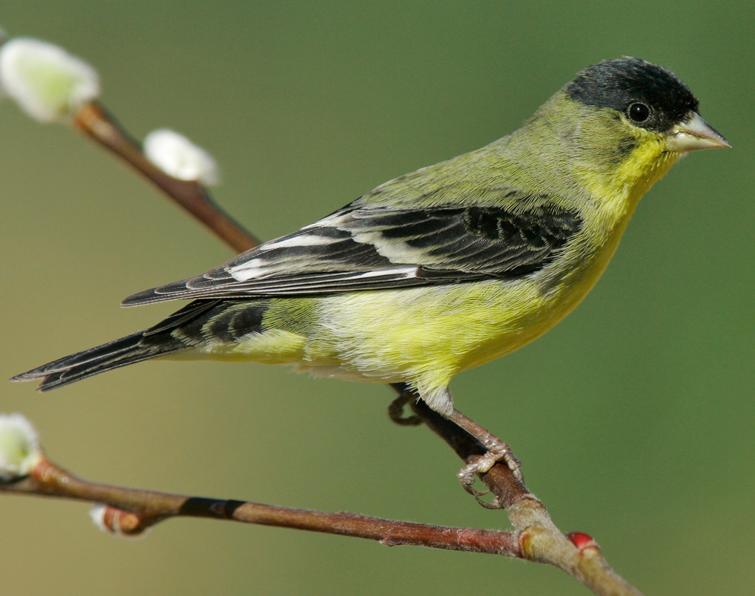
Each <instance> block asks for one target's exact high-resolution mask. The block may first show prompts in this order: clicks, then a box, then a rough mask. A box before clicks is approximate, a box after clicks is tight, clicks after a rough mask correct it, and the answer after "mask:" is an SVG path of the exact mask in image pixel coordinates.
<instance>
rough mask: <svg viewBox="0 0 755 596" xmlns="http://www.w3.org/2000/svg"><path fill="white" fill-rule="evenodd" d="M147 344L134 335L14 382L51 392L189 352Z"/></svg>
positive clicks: (169, 345) (168, 345)
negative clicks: (36, 382)
mask: <svg viewBox="0 0 755 596" xmlns="http://www.w3.org/2000/svg"><path fill="white" fill-rule="evenodd" d="M143 340H144V334H143V332H138V333H133V334H131V335H127V336H126V337H122V338H120V339H116V340H115V341H111V342H108V343H106V344H102V345H101V346H97V347H94V348H90V349H88V350H84V351H83V352H78V353H76V354H71V355H70V356H65V357H63V358H60V359H58V360H55V361H53V362H50V363H48V364H43V365H42V366H39V367H37V368H34V369H32V370H30V371H27V372H24V373H21V374H19V375H16V376H15V377H13V378H12V379H11V381H33V380H36V379H41V380H42V382H41V384H40V385H39V390H40V391H48V390H50V389H55V388H56V387H62V386H63V385H68V384H69V383H73V382H75V381H80V380H81V379H86V378H87V377H91V376H93V375H97V374H100V373H103V372H106V371H108V370H113V369H115V368H120V367H122V366H126V365H128V364H134V363H136V362H141V361H142V360H148V359H150V358H154V357H155V356H160V355H163V354H168V353H170V352H175V351H176V350H180V349H183V348H185V346H184V345H183V344H181V343H180V342H177V341H175V340H174V341H164V342H149V343H146V342H144V341H143Z"/></svg>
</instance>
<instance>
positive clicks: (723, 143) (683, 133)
mask: <svg viewBox="0 0 755 596" xmlns="http://www.w3.org/2000/svg"><path fill="white" fill-rule="evenodd" d="M666 146H667V147H668V149H669V150H670V151H677V152H678V153H686V152H687V151H695V150H697V149H726V148H728V147H731V145H729V143H728V141H727V140H726V139H725V138H723V136H721V135H720V134H719V133H718V132H716V131H715V130H714V129H713V128H712V127H711V126H710V125H709V124H708V123H707V122H705V120H703V119H702V117H701V116H700V114H698V113H697V112H690V117H689V118H688V119H687V121H686V122H683V123H681V124H677V125H676V126H674V128H672V129H671V131H670V132H669V133H668V137H667V139H666Z"/></svg>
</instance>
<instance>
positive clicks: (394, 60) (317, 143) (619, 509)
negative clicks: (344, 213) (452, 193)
mask: <svg viewBox="0 0 755 596" xmlns="http://www.w3.org/2000/svg"><path fill="white" fill-rule="evenodd" d="M752 16H753V14H752V9H751V3H750V2H748V1H746V0H742V1H740V2H727V3H723V4H714V3H710V2H687V3H685V4H684V6H683V7H682V6H680V5H679V4H678V3H677V2H658V1H644V0H635V1H634V2H631V3H627V2H612V3H609V2H598V1H592V2H581V3H578V4H572V3H554V2H505V1H497V2H490V1H478V2H448V1H438V0H435V1H432V2H431V1H423V2H420V1H410V2H394V1H382V2H379V3H354V2H325V1H320V2H304V1H300V2H283V1H279V2H241V1H237V2H232V1H218V2H212V3H210V2H199V1H196V0H191V1H188V0H172V1H159V2H154V1H150V2H148V1H146V0H132V1H130V2H116V1H114V0H107V1H105V0H97V1H93V0H92V1H83V0H67V1H66V2H53V1H52V0H45V1H34V0H25V2H11V3H4V4H3V6H2V9H0V24H2V25H3V27H5V28H6V30H7V31H8V32H9V33H12V34H14V35H19V34H26V35H34V36H38V37H41V38H45V39H49V40H52V41H55V42H58V43H60V44H62V45H64V46H65V47H67V48H68V49H70V50H71V51H72V52H75V53H77V54H79V55H81V56H84V57H86V58H87V59H89V60H90V61H91V62H93V63H94V64H95V65H96V67H97V68H98V69H99V70H100V72H101V74H102V78H103V81H104V87H105V94H104V101H105V103H106V104H107V105H108V106H109V107H110V108H111V109H112V110H113V111H114V112H115V113H116V114H117V115H118V117H119V118H120V119H121V120H123V121H124V122H125V123H126V125H127V126H128V127H129V129H130V130H132V132H133V133H134V134H135V135H138V136H141V135H143V134H145V133H146V132H148V131H149V130H151V129H153V128H156V127H160V126H169V127H173V128H176V129H177V130H180V131H182V132H184V133H185V134H187V135H188V136H190V137H191V138H192V139H194V140H195V141H197V142H198V143H200V144H202V145H203V146H205V147H206V148H208V149H209V150H210V151H211V152H212V153H213V154H214V155H215V156H216V157H217V159H218V160H219V162H220V163H221V164H222V168H223V171H224V184H223V186H222V187H221V188H219V189H218V191H217V196H218V198H219V199H220V200H221V201H222V203H223V204H224V205H225V206H226V207H227V209H228V210H230V211H231V212H232V213H234V214H235V215H236V216H237V217H238V218H239V219H241V220H242V221H244V222H245V223H247V224H248V225H249V226H250V227H251V228H252V229H253V230H254V231H255V232H256V233H257V234H259V235H260V236H261V237H263V238H271V237H273V236H276V235H279V234H282V233H285V232H288V231H290V230H292V229H294V228H296V227H298V226H300V225H303V224H306V223H309V222H310V221H312V220H313V219H314V218H316V217H319V216H322V215H324V214H326V213H327V212H329V211H331V210H333V209H335V208H337V207H340V206H341V205H343V204H345V203H346V202H348V201H349V200H351V199H353V198H354V197H356V196H358V195H359V194H360V193H361V192H363V191H365V190H367V189H369V188H371V187H372V186H374V185H375V184H377V183H380V182H382V181H384V180H386V179H388V178H391V177H393V176H396V175H398V174H401V173H404V172H406V171H409V170H412V169H414V168H416V167H419V166H423V165H426V164H429V163H433V162H436V161H438V160H441V159H444V158H446V157H450V156H452V155H455V154H458V153H461V152H464V151H467V150H470V149H473V148H476V147H478V146H480V145H482V144H484V143H486V142H488V141H490V140H492V139H493V138H496V137H498V136H501V135H502V134H504V133H506V132H507V131H510V130H511V129H513V128H515V127H516V126H517V125H518V124H519V123H520V122H521V121H522V120H523V119H524V118H526V117H527V116H528V115H529V114H530V113H531V112H532V111H533V110H534V108H535V107H536V106H537V105H539V103H540V102H541V101H543V100H544V99H545V98H546V97H548V96H549V95H550V93H552V92H553V91H554V90H555V89H557V88H558V87H559V86H560V85H561V84H563V83H564V82H565V81H566V80H568V79H569V78H570V77H571V76H572V75H573V73H574V72H576V71H577V70H578V69H579V68H581V67H583V66H585V65H587V64H590V63H592V62H595V61H597V60H599V59H602V58H606V57H613V56H617V55H622V54H632V55H639V56H642V57H646V58H648V59H651V60H653V61H655V62H658V63H661V64H664V65H666V66H668V67H670V68H672V69H673V70H675V71H676V72H677V73H678V74H679V75H680V76H681V77H682V78H683V79H684V80H685V81H686V82H687V83H688V84H689V85H690V86H691V87H692V88H693V90H694V91H695V92H696V93H697V95H698V96H699V97H700V98H701V105H702V112H703V114H704V115H705V117H706V118H707V119H708V120H709V121H710V122H711V123H713V124H714V125H715V126H716V127H717V128H719V129H720V130H721V131H723V132H724V133H725V134H726V135H727V136H728V138H729V140H730V141H731V142H732V144H733V145H734V147H735V150H734V151H728V152H709V153H703V154H698V155H693V156H691V157H689V158H688V159H686V160H684V162H683V163H681V164H680V165H679V166H678V167H677V168H676V169H675V170H674V171H673V172H672V174H671V175H670V176H669V178H668V179H666V180H664V181H663V182H662V183H660V184H659V186H658V187H657V188H656V189H654V190H653V191H652V193H651V194H650V196H649V197H648V198H646V199H645V201H644V202H643V204H642V205H641V206H640V209H639V211H638V213H637V216H636V217H635V221H634V222H633V224H632V225H631V226H630V229H629V231H628V232H627V235H626V237H625V240H624V242H623V245H622V247H621V250H620V251H619V252H618V254H617V256H616V258H615V259H614V262H613V263H612V265H611V267H609V269H608V272H607V273H606V275H605V277H604V279H603V280H602V282H601V283H600V284H599V286H598V288H597V290H596V291H595V292H593V294H592V295H591V296H590V297H589V298H588V299H587V300H586V302H585V303H584V304H583V305H582V306H581V307H580V308H579V309H578V310H577V312H576V313H574V314H573V315H572V316H571V317H569V318H568V319H567V320H566V321H565V322H564V323H563V324H561V325H560V326H559V327H558V328H557V329H555V330H554V331H553V332H551V333H550V334H549V335H547V336H546V337H545V338H543V339H541V340H540V341H538V342H536V343H535V344H533V345H531V346H529V347H528V348H526V349H524V350H522V351H521V352H519V353H516V354H514V355H512V356H511V357H509V358H507V359H506V360H504V361H500V362H497V363H494V364H491V365H488V366H485V367H483V368H481V369H479V370H476V371H473V372H470V373H466V374H464V375H462V376H461V377H460V378H459V379H458V380H457V381H456V382H455V384H454V386H453V388H454V391H455V394H456V396H457V402H458V403H459V404H460V406H461V407H462V409H463V410H464V411H465V412H467V413H468V414H469V415H471V416H473V417H474V418H476V419H478V420H480V421H482V422H484V423H485V424H486V425H487V426H489V427H490V428H492V429H493V430H494V431H496V432H497V433H498V434H500V435H502V436H504V437H506V438H507V439H508V440H509V441H510V442H511V444H512V445H513V446H514V448H515V450H516V452H517V453H518V454H519V456H520V457H521V459H522V460H523V461H524V465H525V469H526V472H527V479H528V483H529V485H530V487H531V488H532V490H533V491H534V492H535V493H536V494H538V495H539V496H540V497H542V498H543V499H544V500H545V501H546V502H547V503H548V504H549V506H550V508H551V511H552V513H553V515H554V517H555V519H556V520H557V522H558V523H559V525H560V526H561V527H562V528H564V529H566V530H571V529H579V530H583V531H586V532H589V533H591V534H593V535H594V536H596V537H597V538H598V540H599V541H600V543H601V545H602V546H603V548H604V550H605V552H606V554H607V556H608V557H609V559H610V561H611V562H612V563H613V564H614V565H615V566H616V568H617V569H618V570H619V571H620V572H622V573H623V574H624V575H625V576H627V577H628V578H630V579H631V580H632V581H633V582H635V583H636V584H637V585H638V586H640V587H641V588H642V589H643V590H645V591H646V592H647V593H648V594H685V595H686V594H750V593H752V589H753V586H754V585H755V573H754V572H753V565H752V554H753V549H754V548H755V539H753V536H754V535H755V521H754V515H753V502H754V500H755V487H754V481H753V463H754V462H755V440H754V439H753V431H754V430H755V407H754V405H753V395H752V393H753V385H754V383H753V381H755V379H754V378H753V374H752V356H753V351H752V323H753V317H752V307H751V296H752V290H753V275H752V263H751V258H752V221H753V209H752V206H751V205H752V199H753V192H752V191H753V169H752V157H751V156H752V150H753V134H752V133H753V126H752V122H753V115H752V97H753V91H754V89H753V84H752V71H753V68H752V66H753V64H752V58H753V46H752V35H751V33H752V32H751V29H750V27H751V22H752ZM0 131H2V132H1V133H0V134H1V135H2V142H1V145H0V155H1V156H2V159H0V176H1V177H2V194H3V202H2V218H0V250H1V251H2V255H3V258H2V261H3V265H2V267H3V269H2V271H3V275H2V279H3V285H2V292H1V293H0V301H1V302H0V304H1V305H2V309H1V310H0V312H1V313H2V315H1V316H2V320H1V324H2V329H3V337H4V341H3V342H2V347H0V353H1V355H2V358H0V377H2V378H7V377H9V376H10V375H12V374H13V373H16V372H19V371H20V370H25V369H27V368H29V367H31V366H33V365H36V364H40V363H41V362H44V361H46V360H49V359H51V358H54V357H57V356H60V355H63V354H66V353H69V352H72V351H75V350H78V349H81V348H84V347H88V346H90V345H93V344H96V343H100V342H102V341H104V340H107V339H110V338H113V337H116V336H119V335H121V334H125V333H128V332H130V331H133V330H134V329H136V328H139V327H141V326H145V325H148V324H150V323H151V322H153V321H155V320H156V319H157V318H158V317H160V316H161V315H164V314H167V313H168V312H169V311H170V309H171V307H172V305H168V306H155V307H151V308H144V309H136V310H128V311H124V310H120V309H119V308H118V302H119V300H120V299H121V298H122V297H123V296H125V295H127V294H129V293H131V292H133V291H135V290H139V289H142V288H145V287H148V286H150V285H153V284H157V283H160V282H165V281H169V280H173V279H177V278H179V277H182V276H185V275H189V274H192V273H197V272H199V271H202V270H204V269H206V268H209V267H211V266H213V265H216V264H217V263H219V262H221V261H223V260H224V259H226V258H227V257H228V256H229V253H228V251H227V249H226V248H225V247H224V246H223V245H221V243H219V242H218V241H217V240H215V238H213V237H212V236H211V235H209V234H208V233H207V232H205V231H204V230H203V229H201V228H200V227H199V226H198V225H197V224H195V223H194V222H193V221H191V220H190V219H189V218H187V217H185V216H184V215H182V214H181V213H180V212H179V211H178V210H177V209H176V208H175V207H174V206H172V205H171V204H169V203H168V202H167V201H166V200H164V199H163V198H162V197H161V196H159V195H158V194H157V193H156V192H155V191H154V190H153V189H152V188H150V187H148V186H147V185H146V184H145V183H144V182H143V181H142V180H140V179H138V178H137V177H135V176H134V175H133V174H132V173H131V172H129V171H128V170H127V169H126V168H124V167H123V166H121V165H120V164H118V163H116V162H115V161H113V160H112V158H111V157H110V156H108V155H106V154H105V153H103V152H102V151H100V150H99V149H98V148H96V147H94V146H93V145H91V144H89V143H87V142H86V141H84V140H83V139H81V138H79V137H78V136H77V135H76V134H73V133H72V132H70V131H69V130H66V128H64V127H61V126H46V127H45V126H40V125H37V124H35V123H33V122H31V121H30V120H28V119H27V118H26V117H25V116H23V115H22V114H21V113H20V112H19V111H18V110H17V109H16V108H15V107H14V106H12V105H10V103H9V102H6V103H4V104H3V105H2V106H1V109H0ZM0 387H2V388H0V396H1V397H2V404H1V405H0V409H2V410H4V411H20V412H23V413H25V414H26V415H28V416H29V417H30V418H31V419H32V420H33V421H34V422H35V423H36V425H37V426H38V428H39V430H40V432H41V433H42V435H43V438H44V443H45V445H46V447H47V450H48V452H49V454H50V455H51V457H53V458H54V459H55V460H56V461H58V462H60V463H61V464H63V465H65V466H67V467H69V468H72V469H73V470H75V471H76V472H78V473H80V474H82V475H84V476H86V477H90V478H94V479H98V480H102V481H107V482H113V483H121V484H126V485H131V486H143V487H150V488H156V489H163V490H168V491H179V492H182V493H191V494H202V495H214V496H225V497H235V498H246V499H252V500H257V501H263V502H269V503H278V504H284V505H291V506H302V507H311V508H321V509H326V510H350V511H358V512H363V513H369V514H374V515H380V516H387V517H394V518H402V519H413V520H419V521H425V522H435V523H443V524H451V525H463V526H482V527H500V526H502V525H503V524H504V523H505V520H504V517H503V515H502V514H501V513H495V512H489V511H484V510H482V509H480V508H478V507H476V506H475V505H474V503H473V502H472V501H471V500H470V498H469V497H468V496H467V495H466V494H464V493H463V491H461V490H460V489H459V487H458V486H457V485H456V482H455V480H454V473H455V471H456V469H457V467H458V465H459V464H458V462H457V461H456V459H455V458H454V456H453V455H452V454H451V453H450V451H449V450H448V449H447V448H446V447H445V446H443V445H441V444H440V443H439V442H438V440H437V439H436V438H434V437H433V436H431V434H430V433H429V432H427V431H425V430H422V429H406V428H399V427H396V426H393V425H391V424H390V423H389V421H388V420H387V417H386V415H385V409H386V406H387V404H388V401H389V400H390V393H389V391H388V390H387V389H385V388H383V387H380V386H364V385H356V384H349V383H344V382H339V381H325V380H317V381H315V380H312V379H310V378H308V377H306V376H298V375H294V374H291V373H290V372H289V371H287V370H286V369H284V368H277V367H265V366H261V365H248V366H244V365H230V364H219V363H197V364H186V363H153V364H147V365H143V366H135V367H132V368H128V369H124V370H120V371H116V372H113V373H111V374H108V375H104V376H101V377H97V378H96V379H92V380H91V381H88V382H86V383H82V384H78V385H74V386H72V387H69V388H66V389H64V390H61V391H58V392H55V393H52V394H49V395H45V396H40V395H38V394H36V393H34V392H33V391H32V387H31V386H29V385H10V384H6V385H4V386H1V385H0ZM86 512H87V507H86V506H85V505H82V504H74V503H69V502H53V501H42V500H34V499H22V498H16V497H2V504H1V505H0V528H2V530H1V532H2V535H1V540H2V541H1V542H0V575H1V576H2V578H3V579H2V593H3V594H8V595H14V596H15V595H17V594H18V595H27V594H28V595H42V594H109V595H114V596H116V595H121V594H124V595H125V594H182V595H186V596H189V595H192V596H193V595H206V594H272V595H277V594H437V595H442V594H471V593H480V594H483V593H505V594H559V595H561V594H563V595H568V594H583V593H585V590H584V589H583V588H581V587H580V586H578V585H577V584H576V583H575V582H574V581H573V580H572V579H571V578H568V577H567V576H565V575H563V574H562V573H560V572H559V571H557V570H555V569H551V568H547V567H543V566H538V565H531V564H523V563H519V562H513V561H507V560H502V559H499V558H496V557H491V556H482V555H471V554H463V553H449V552H441V551H431V550H421V549H411V548H395V549H388V548H385V547H382V546H379V545H377V544H374V543H371V542H366V541H358V540H352V539H347V538H339V537H331V536H320V535H314V534H305V533H300V532H294V531H288V530H280V529H273V528H264V527H245V526H241V525H236V524H220V523H209V522H203V521H191V520H188V521H187V520H179V521H171V522H168V523H166V524H164V525H161V526H159V527H158V528H157V529H155V530H154V531H153V532H152V533H151V534H150V535H149V536H148V537H146V538H145V539H142V540H136V541H125V540H118V539H114V538H111V537H109V536H107V535H105V534H102V533H100V532H98V531H97V530H96V529H95V528H94V527H93V526H92V525H91V523H89V521H88V519H87V516H86Z"/></svg>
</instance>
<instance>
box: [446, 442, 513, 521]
mask: <svg viewBox="0 0 755 596" xmlns="http://www.w3.org/2000/svg"><path fill="white" fill-rule="evenodd" d="M498 462H504V463H505V464H506V465H507V466H508V468H509V470H511V473H512V474H513V476H514V478H516V479H517V480H518V481H520V482H521V480H522V469H521V465H520V463H519V460H518V459H517V458H516V457H515V456H514V454H513V453H512V452H511V449H509V447H508V446H507V445H505V444H503V443H502V444H500V445H497V446H495V447H494V448H492V449H490V450H488V451H486V452H485V454H484V455H480V456H477V457H475V458H472V459H471V460H470V461H469V463H468V464H466V465H465V466H464V467H463V468H462V469H461V470H459V473H458V474H457V477H458V478H459V482H461V485H462V487H463V488H464V490H465V491H467V492H468V493H469V494H470V495H472V496H473V497H474V498H475V499H477V502H478V503H479V504H480V505H481V506H483V507H485V508H486V509H500V507H501V503H500V501H499V499H498V497H495V498H494V499H493V500H492V501H483V500H482V497H484V496H486V495H487V494H488V493H489V492H490V491H480V490H477V489H476V488H475V487H474V482H475V480H476V479H477V476H478V475H482V474H486V473H487V472H489V471H490V469H491V468H492V467H493V466H494V465H496V464H497V463H498Z"/></svg>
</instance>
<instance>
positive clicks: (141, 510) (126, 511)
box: [0, 456, 524, 558]
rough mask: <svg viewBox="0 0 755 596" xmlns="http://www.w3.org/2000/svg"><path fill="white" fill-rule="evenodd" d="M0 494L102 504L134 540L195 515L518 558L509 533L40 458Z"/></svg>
mask: <svg viewBox="0 0 755 596" xmlns="http://www.w3.org/2000/svg"><path fill="white" fill-rule="evenodd" d="M0 492H5V493H10V494H17V495H38V496H45V497H54V498H62V499H72V500H77V501H86V502H90V503H107V504H108V507H107V508H105V510H104V511H103V514H102V516H101V520H102V522H103V525H104V527H105V529H107V530H110V531H111V532H114V533H120V534H124V535H128V536H135V535H138V534H141V533H142V532H144V531H145V530H146V529H147V528H150V527H151V526H154V525H155V524H157V523H159V522H161V521H164V520H167V519H171V518H175V517H201V518H209V519H219V520H226V521H235V522H240V523H246V524H257V525H265V526H277V527H284V528H294V529H298V530H308V531H311V532H322V533H325V534H339V535H342V536H353V537H356V538H366V539H368V540H377V541H379V542H380V543H382V544H385V545H387V546H403V545H412V546H426V547H430V548H439V549H446V550H460V551H471V552H479V553H487V554H494V555H504V556H509V557H519V558H522V557H523V556H524V555H523V550H522V549H521V548H520V545H519V537H518V536H517V534H516V533H515V532H502V531H494V530H478V529H470V528H450V527H444V526H434V525H427V524H419V523H412V522H403V521H394V520H389V519H382V518H379V517H369V516H365V515H357V514H353V513H343V512H338V513H325V512H320V511H309V510H306V509H293V508H289V507H279V506H275V505H265V504H263V503H252V502H249V501H246V502H245V501H236V500H230V499H213V498H204V497H189V496H185V495H177V494H170V493H162V492H156V491H150V490H138V489H133V488H125V487H120V486H110V485H106V484H98V483H95V482H89V481H87V480H82V479H81V478H78V477H76V476H74V475H72V474H71V473H69V472H67V471H66V470H64V469H63V468H61V467H59V466H58V465H56V464H54V463H53V462H51V461H50V460H49V459H47V458H46V457H44V456H42V457H40V458H39V459H38V461H37V463H36V465H34V467H33V468H32V469H31V470H30V472H29V474H28V475H27V476H25V477H23V478H21V479H18V480H15V481H12V482H7V483H2V482H0Z"/></svg>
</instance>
